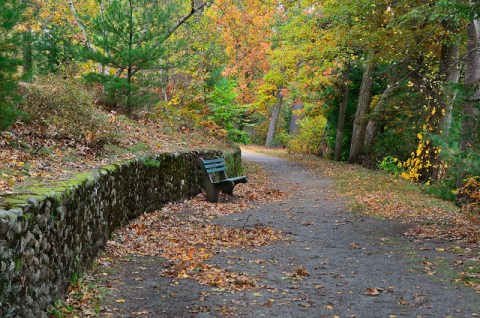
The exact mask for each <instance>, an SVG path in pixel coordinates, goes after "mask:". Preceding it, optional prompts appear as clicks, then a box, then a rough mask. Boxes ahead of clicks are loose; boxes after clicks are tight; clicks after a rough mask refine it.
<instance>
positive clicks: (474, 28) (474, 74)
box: [460, 18, 480, 151]
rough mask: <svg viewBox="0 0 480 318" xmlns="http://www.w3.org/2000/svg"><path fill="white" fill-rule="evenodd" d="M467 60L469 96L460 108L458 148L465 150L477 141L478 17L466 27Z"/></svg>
mask: <svg viewBox="0 0 480 318" xmlns="http://www.w3.org/2000/svg"><path fill="white" fill-rule="evenodd" d="M467 34H468V42H467V52H468V53H467V54H468V56H467V60H466V63H465V86H466V88H467V90H468V92H469V96H467V98H465V100H464V102H463V105H462V106H463V108H462V115H463V118H462V120H463V121H462V128H461V133H460V149H461V150H462V151H467V150H469V149H470V148H472V147H473V146H474V145H475V143H476V142H477V137H478V128H479V127H478V120H479V111H478V109H477V108H476V107H475V105H476V104H477V103H478V102H480V18H476V19H474V20H473V21H472V22H471V23H470V24H469V26H468V29H467Z"/></svg>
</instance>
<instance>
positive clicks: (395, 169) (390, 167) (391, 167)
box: [378, 156, 403, 175]
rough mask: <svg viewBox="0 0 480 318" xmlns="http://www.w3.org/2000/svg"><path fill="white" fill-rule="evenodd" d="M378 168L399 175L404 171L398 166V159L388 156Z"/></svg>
mask: <svg viewBox="0 0 480 318" xmlns="http://www.w3.org/2000/svg"><path fill="white" fill-rule="evenodd" d="M378 167H379V168H380V169H382V170H385V171H386V172H388V173H390V174H393V175H397V174H399V173H401V172H402V171H403V169H402V168H401V167H400V166H399V165H398V159H397V158H394V157H392V156H386V157H384V158H383V160H382V161H381V162H380V163H379V164H378Z"/></svg>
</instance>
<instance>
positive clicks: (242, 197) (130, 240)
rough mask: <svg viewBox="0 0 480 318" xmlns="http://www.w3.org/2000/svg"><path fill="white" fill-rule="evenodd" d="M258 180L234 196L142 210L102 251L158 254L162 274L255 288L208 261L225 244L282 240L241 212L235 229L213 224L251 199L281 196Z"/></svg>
mask: <svg viewBox="0 0 480 318" xmlns="http://www.w3.org/2000/svg"><path fill="white" fill-rule="evenodd" d="M254 178H255V177H254ZM259 184H260V185H259ZM259 184H255V183H251V184H246V185H238V186H237V187H236V188H235V192H236V193H238V194H236V196H235V197H234V198H231V197H228V196H223V197H221V202H220V203H210V202H207V201H205V195H204V194H200V195H198V196H197V197H195V198H193V199H192V200H188V201H186V202H184V203H176V204H168V205H167V206H165V207H164V208H163V209H161V210H160V211H156V212H153V213H148V214H145V215H143V216H141V217H140V218H138V219H137V220H134V221H133V222H131V223H130V224H129V225H127V226H126V227H124V228H122V229H119V230H118V231H116V232H115V235H114V239H113V240H111V241H109V242H108V245H107V251H108V252H109V254H111V255H112V256H118V255H131V254H135V255H150V256H161V257H163V258H165V259H167V260H169V261H170V263H171V266H170V268H168V269H167V270H165V272H164V275H166V276H169V277H173V278H174V279H178V278H190V279H194V280H196V281H198V282H199V283H200V284H204V285H210V286H215V287H217V288H222V289H227V290H246V289H253V288H256V287H258V286H257V281H256V280H255V279H253V278H250V277H248V276H247V275H245V274H243V273H234V272H230V271H228V270H226V269H224V268H221V267H219V266H218V265H216V264H210V263H208V261H209V260H210V259H211V258H212V257H213V256H214V255H215V254H218V253H220V252H222V251H227V250H228V249H229V248H247V249H254V248H257V247H260V246H264V245H268V244H271V243H273V242H276V241H278V240H280V239H281V238H282V233H281V232H279V231H277V230H275V229H272V228H270V227H265V226H262V225H254V226H248V227H247V223H248V216H247V215H245V224H244V226H243V227H241V228H236V227H228V226H224V225H218V224H214V223H213V221H214V219H215V218H217V217H220V216H223V215H227V214H230V213H238V212H242V211H245V210H246V209H247V208H248V207H249V206H250V204H251V203H252V201H260V200H261V201H267V200H277V199H281V198H283V197H284V196H285V194H284V193H283V192H281V191H274V190H271V189H268V187H266V186H264V185H261V182H259Z"/></svg>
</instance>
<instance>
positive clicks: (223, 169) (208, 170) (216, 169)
mask: <svg viewBox="0 0 480 318" xmlns="http://www.w3.org/2000/svg"><path fill="white" fill-rule="evenodd" d="M206 170H207V173H215V172H220V171H225V167H223V168H214V169H206Z"/></svg>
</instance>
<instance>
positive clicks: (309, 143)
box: [287, 115, 327, 154]
mask: <svg viewBox="0 0 480 318" xmlns="http://www.w3.org/2000/svg"><path fill="white" fill-rule="evenodd" d="M326 124H327V120H326V119H325V117H323V116H322V115H318V116H315V117H305V118H303V119H302V120H301V122H300V124H299V129H298V132H297V134H295V135H294V136H293V137H292V138H291V139H290V140H289V141H288V142H287V149H288V151H290V152H294V153H310V154H313V153H317V151H318V146H319V145H320V142H321V140H322V135H323V131H324V130H325V126H326Z"/></svg>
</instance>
